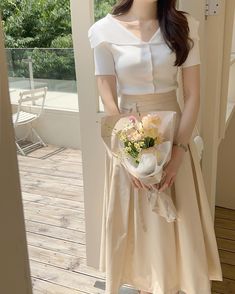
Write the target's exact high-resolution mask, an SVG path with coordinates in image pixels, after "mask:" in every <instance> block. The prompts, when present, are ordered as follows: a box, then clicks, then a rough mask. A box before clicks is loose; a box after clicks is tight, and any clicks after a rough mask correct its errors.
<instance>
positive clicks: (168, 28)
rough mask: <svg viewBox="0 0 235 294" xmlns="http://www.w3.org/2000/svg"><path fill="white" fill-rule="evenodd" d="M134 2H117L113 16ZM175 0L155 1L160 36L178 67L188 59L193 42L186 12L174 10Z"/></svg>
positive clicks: (124, 0)
mask: <svg viewBox="0 0 235 294" xmlns="http://www.w3.org/2000/svg"><path fill="white" fill-rule="evenodd" d="M133 1H134V0H119V1H118V2H117V3H116V4H115V5H114V6H113V8H112V11H111V13H112V14H113V15H120V14H125V13H126V12H127V11H128V10H129V9H130V8H131V6H132V4H133ZM175 7H176V0H157V19H158V23H159V26H160V30H161V33H162V36H163V38H164V40H165V42H166V44H167V45H168V47H169V48H170V49H171V50H172V51H173V52H175V54H176V60H175V64H174V65H175V66H180V65H181V64H182V63H184V61H185V60H186V59H187V57H188V53H189V50H190V49H191V48H192V47H190V44H189V42H191V44H192V45H191V46H193V45H194V41H193V40H192V39H191V38H190V37H189V25H188V21H187V18H186V16H185V15H184V14H188V13H187V12H186V11H181V10H176V8H175Z"/></svg>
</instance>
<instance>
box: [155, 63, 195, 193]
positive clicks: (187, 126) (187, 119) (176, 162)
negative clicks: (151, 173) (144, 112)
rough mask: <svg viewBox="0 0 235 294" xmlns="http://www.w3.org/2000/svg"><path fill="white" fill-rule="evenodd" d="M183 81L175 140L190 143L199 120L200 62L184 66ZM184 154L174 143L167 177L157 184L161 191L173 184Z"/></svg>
mask: <svg viewBox="0 0 235 294" xmlns="http://www.w3.org/2000/svg"><path fill="white" fill-rule="evenodd" d="M182 82H183V94H184V109H183V111H182V115H181V119H180V122H179V127H178V130H177V134H176V138H175V141H176V142H178V143H183V144H188V143H189V140H190V138H191V136H192V133H193V129H194V127H195V125H196V122H197V117H198V112H199V107H200V64H196V65H194V66H188V67H183V68H182ZM184 154H185V151H184V150H183V149H182V148H181V147H178V146H175V145H173V147H172V154H171V160H170V161H169V163H168V164H167V166H166V168H165V172H166V177H165V178H164V179H163V182H162V183H160V184H156V185H155V187H156V188H157V189H159V191H160V192H161V191H164V190H165V189H166V188H168V187H170V186H171V185H172V184H173V182H174V180H175V177H176V174H177V171H178V169H179V167H180V165H181V162H182V160H183V157H184Z"/></svg>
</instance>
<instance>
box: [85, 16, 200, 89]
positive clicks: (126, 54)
mask: <svg viewBox="0 0 235 294" xmlns="http://www.w3.org/2000/svg"><path fill="white" fill-rule="evenodd" d="M186 17H187V20H188V25H189V36H190V37H191V38H192V39H193V40H194V46H193V48H192V49H190V51H189V54H188V57H187V59H186V60H185V62H184V63H183V64H182V65H181V67H189V66H193V65H196V64H200V63H201V62H200V49H199V34H198V28H199V21H198V20H197V19H195V18H194V17H193V16H192V15H190V14H186ZM88 38H89V40H90V45H91V48H94V51H93V52H94V63H95V73H94V74H95V75H115V76H116V78H117V91H118V94H127V95H131V94H133V95H135V94H137V95H138V94H151V93H163V92H168V91H171V90H174V89H176V88H178V82H177V71H178V66H175V65H174V62H175V59H176V54H175V53H174V52H173V51H172V50H171V49H170V48H169V47H168V46H167V44H166V42H165V40H164V39H163V36H162V34H161V29H160V27H159V28H158V30H157V31H156V32H155V33H154V35H153V36H152V37H151V39H150V40H149V41H143V40H141V39H140V38H138V37H137V36H136V35H135V34H134V33H132V32H131V31H130V30H128V29H127V28H126V27H124V25H122V24H121V23H120V22H119V21H118V20H117V19H116V18H114V17H113V16H112V15H111V14H110V13H108V14H106V16H105V17H103V18H101V19H99V20H98V21H96V22H95V23H94V24H92V25H91V27H90V28H89V30H88Z"/></svg>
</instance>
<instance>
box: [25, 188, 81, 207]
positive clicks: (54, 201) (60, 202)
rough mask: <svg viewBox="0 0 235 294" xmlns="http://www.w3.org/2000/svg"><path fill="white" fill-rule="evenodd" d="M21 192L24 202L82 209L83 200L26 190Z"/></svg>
mask: <svg viewBox="0 0 235 294" xmlns="http://www.w3.org/2000/svg"><path fill="white" fill-rule="evenodd" d="M22 194H23V199H24V201H25V202H26V201H27V202H34V203H35V202H37V203H39V204H45V205H49V206H55V207H60V208H69V209H75V210H76V209H78V210H79V209H80V210H84V201H77V200H70V199H63V198H58V197H51V196H46V195H39V194H33V193H28V192H23V193H22ZM82 200H83V199H82Z"/></svg>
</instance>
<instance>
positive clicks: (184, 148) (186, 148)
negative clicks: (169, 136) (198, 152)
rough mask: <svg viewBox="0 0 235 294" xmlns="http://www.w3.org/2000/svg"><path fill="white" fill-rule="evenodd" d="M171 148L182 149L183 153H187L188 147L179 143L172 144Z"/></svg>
mask: <svg viewBox="0 0 235 294" xmlns="http://www.w3.org/2000/svg"><path fill="white" fill-rule="evenodd" d="M173 146H174V147H179V148H182V149H183V150H184V152H187V151H188V145H187V144H184V143H181V142H175V141H174V142H173Z"/></svg>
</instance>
